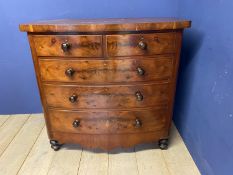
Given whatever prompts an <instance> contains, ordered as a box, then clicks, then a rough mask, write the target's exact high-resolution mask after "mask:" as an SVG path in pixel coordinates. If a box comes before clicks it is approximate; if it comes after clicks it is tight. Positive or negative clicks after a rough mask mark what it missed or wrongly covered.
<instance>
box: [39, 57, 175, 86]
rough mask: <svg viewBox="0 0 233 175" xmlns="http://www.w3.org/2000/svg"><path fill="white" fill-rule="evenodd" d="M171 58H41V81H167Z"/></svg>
mask: <svg viewBox="0 0 233 175" xmlns="http://www.w3.org/2000/svg"><path fill="white" fill-rule="evenodd" d="M172 60H173V59H172V58H171V57H158V58H156V59H155V58H154V59H153V58H151V59H145V58H143V59H120V60H88V61H87V60H63V59H60V60H57V59H41V60H40V61H39V65H40V74H41V77H42V80H43V81H61V82H80V83H104V82H105V83H106V82H121V83H122V82H134V81H153V80H168V79H169V78H171V77H172V71H173V64H172Z"/></svg>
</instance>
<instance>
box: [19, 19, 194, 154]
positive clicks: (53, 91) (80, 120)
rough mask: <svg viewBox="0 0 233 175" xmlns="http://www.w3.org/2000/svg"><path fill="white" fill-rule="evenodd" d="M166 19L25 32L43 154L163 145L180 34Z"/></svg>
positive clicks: (55, 25)
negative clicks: (44, 135) (45, 147)
mask: <svg viewBox="0 0 233 175" xmlns="http://www.w3.org/2000/svg"><path fill="white" fill-rule="evenodd" d="M190 25H191V22H190V21H187V20H178V19H168V18H160V19H158V18H143V19H95V20H92V19H86V20H85V19H83V20H54V21H43V22H37V23H29V24H21V25H20V30H21V31H24V32H27V33H28V39H29V42H30V47H31V52H32V56H33V62H34V66H35V72H36V77H37V82H38V86H39V90H40V96H41V101H42V105H43V109H44V116H45V121H46V126H47V131H48V136H49V139H50V144H51V147H52V148H53V149H54V150H58V149H59V148H60V147H61V145H62V144H65V143H77V144H80V145H82V146H83V147H89V148H101V149H104V150H109V149H113V148H115V147H131V146H134V145H136V144H140V143H148V142H154V141H158V143H159V147H160V148H161V149H166V148H167V146H168V136H169V128H170V124H171V118H172V111H173V101H174V95H175V87H176V78H177V70H178V65H179V55H180V48H181V40H182V32H183V29H184V28H188V27H190Z"/></svg>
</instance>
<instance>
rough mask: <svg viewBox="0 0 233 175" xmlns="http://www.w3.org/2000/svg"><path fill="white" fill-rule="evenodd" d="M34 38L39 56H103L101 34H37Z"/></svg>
mask: <svg viewBox="0 0 233 175" xmlns="http://www.w3.org/2000/svg"><path fill="white" fill-rule="evenodd" d="M33 40H34V43H35V49H36V53H37V55H38V56H70V57H101V56H102V36H100V35H88V36H85V35H36V36H33Z"/></svg>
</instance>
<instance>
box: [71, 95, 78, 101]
mask: <svg viewBox="0 0 233 175" xmlns="http://www.w3.org/2000/svg"><path fill="white" fill-rule="evenodd" d="M77 100H78V96H77V95H76V94H73V95H71V96H70V97H69V101H70V102H71V103H75V102H76V101H77Z"/></svg>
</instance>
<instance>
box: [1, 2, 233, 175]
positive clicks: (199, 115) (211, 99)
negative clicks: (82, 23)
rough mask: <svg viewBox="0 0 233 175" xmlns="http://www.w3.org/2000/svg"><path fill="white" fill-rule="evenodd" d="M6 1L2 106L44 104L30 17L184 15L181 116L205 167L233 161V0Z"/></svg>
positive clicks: (220, 172) (207, 173) (25, 108)
mask: <svg viewBox="0 0 233 175" xmlns="http://www.w3.org/2000/svg"><path fill="white" fill-rule="evenodd" d="M54 2H55V1H53V2H52V1H48V0H37V1H30V0H22V1H13V0H8V1H0V17H1V19H0V33H1V44H0V55H1V57H0V114H13V113H33V112H41V104H40V100H39V94H38V89H37V85H36V80H35V75H34V70H33V64H32V60H31V55H30V52H29V45H28V43H27V38H26V34H25V33H20V32H19V31H18V24H19V23H22V22H28V21H34V20H44V19H57V18H100V17H160V16H165V17H166V16H173V17H174V16H180V17H185V18H188V19H191V20H193V26H192V29H191V30H188V31H187V32H185V36H184V45H183V52H182V59H181V69H180V76H179V81H178V88H177V90H178V91H177V96H176V105H175V115H174V119H175V122H176V124H177V126H178V129H179V130H180V132H181V134H182V137H183V138H184V140H185V142H186V144H187V146H188V148H189V150H190V152H191V153H192V156H193V158H194V160H195V161H196V163H197V165H198V167H199V168H200V170H201V172H202V174H203V175H230V174H232V171H231V170H232V165H233V158H232V157H233V156H232V155H233V139H232V133H233V127H232V126H233V109H232V108H233V105H232V99H233V69H232V65H233V57H232V55H233V35H232V31H233V22H232V21H233V15H232V14H231V11H232V10H231V8H232V7H233V1H231V0H224V1H223V0H205V1H197V0H144V1H141V0H128V1H115V0H99V1H88V0H70V1H67V0H57V1H56V3H55V4H54Z"/></svg>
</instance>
